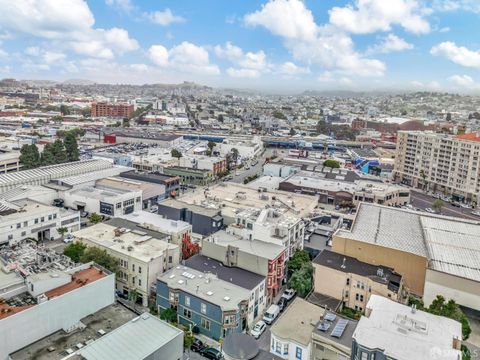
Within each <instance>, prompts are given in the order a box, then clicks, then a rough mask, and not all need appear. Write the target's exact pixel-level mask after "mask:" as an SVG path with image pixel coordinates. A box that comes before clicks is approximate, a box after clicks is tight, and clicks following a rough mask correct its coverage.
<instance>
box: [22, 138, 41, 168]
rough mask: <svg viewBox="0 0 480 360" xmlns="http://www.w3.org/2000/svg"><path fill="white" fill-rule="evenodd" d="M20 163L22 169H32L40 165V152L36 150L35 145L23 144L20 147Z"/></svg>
mask: <svg viewBox="0 0 480 360" xmlns="http://www.w3.org/2000/svg"><path fill="white" fill-rule="evenodd" d="M20 163H21V164H22V166H23V169H25V170H28V169H33V168H36V167H38V166H40V153H39V152H38V148H37V145H35V144H32V145H27V144H25V145H23V146H22V148H21V149H20Z"/></svg>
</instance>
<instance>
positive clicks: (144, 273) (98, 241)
mask: <svg viewBox="0 0 480 360" xmlns="http://www.w3.org/2000/svg"><path fill="white" fill-rule="evenodd" d="M74 236H75V240H76V241H80V242H82V243H84V244H85V245H87V246H96V247H99V248H102V249H105V250H106V251H107V253H108V254H109V255H111V256H113V257H115V258H117V259H118V260H119V262H120V272H119V274H117V278H116V289H117V292H120V293H122V294H124V295H125V296H128V295H129V293H130V292H131V291H132V290H136V292H137V294H138V300H137V301H139V302H141V303H142V304H143V306H147V305H148V296H149V295H150V290H151V288H152V286H153V285H155V283H156V279H157V276H159V275H160V274H162V273H163V272H164V271H166V270H168V269H171V268H172V267H174V266H176V265H178V263H179V259H180V249H179V247H178V245H174V244H169V243H168V242H167V241H166V240H164V239H157V238H153V237H152V236H150V235H147V233H146V232H142V231H140V230H137V229H135V230H130V229H126V228H119V227H116V226H112V225H109V224H105V223H100V224H96V225H94V226H91V227H88V228H85V229H82V230H79V231H77V232H75V233H74Z"/></svg>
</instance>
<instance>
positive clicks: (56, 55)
mask: <svg viewBox="0 0 480 360" xmlns="http://www.w3.org/2000/svg"><path fill="white" fill-rule="evenodd" d="M65 58H66V55H65V54H64V53H61V52H55V51H46V52H45V53H44V54H43V60H44V61H45V63H46V64H53V63H56V62H59V61H61V60H64V59H65Z"/></svg>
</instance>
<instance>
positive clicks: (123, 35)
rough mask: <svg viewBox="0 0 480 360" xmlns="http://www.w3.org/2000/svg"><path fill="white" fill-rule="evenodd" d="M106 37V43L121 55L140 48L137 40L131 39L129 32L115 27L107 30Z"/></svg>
mask: <svg viewBox="0 0 480 360" xmlns="http://www.w3.org/2000/svg"><path fill="white" fill-rule="evenodd" d="M104 36H105V42H106V43H107V44H108V45H111V46H112V48H114V49H115V50H116V51H118V52H120V53H123V52H128V51H133V50H137V49H138V48H139V45H138V42H137V40H135V39H131V38H130V37H129V35H128V31H127V30H124V29H119V28H116V27H115V28H112V29H109V30H105V31H104Z"/></svg>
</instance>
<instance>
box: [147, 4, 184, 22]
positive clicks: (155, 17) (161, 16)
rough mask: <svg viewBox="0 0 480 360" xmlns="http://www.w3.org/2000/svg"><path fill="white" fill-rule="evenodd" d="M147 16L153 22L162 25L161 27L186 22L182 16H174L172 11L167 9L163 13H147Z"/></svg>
mask: <svg viewBox="0 0 480 360" xmlns="http://www.w3.org/2000/svg"><path fill="white" fill-rule="evenodd" d="M145 16H146V17H147V18H148V19H150V21H151V22H153V23H155V24H158V25H161V26H168V25H170V24H174V23H183V22H185V18H183V17H181V16H177V15H174V14H173V13H172V10H170V9H168V8H167V9H165V10H163V11H154V12H151V13H146V14H145Z"/></svg>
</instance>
